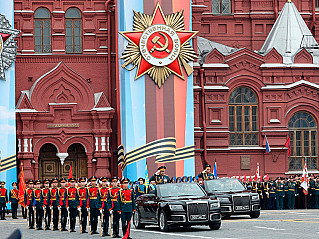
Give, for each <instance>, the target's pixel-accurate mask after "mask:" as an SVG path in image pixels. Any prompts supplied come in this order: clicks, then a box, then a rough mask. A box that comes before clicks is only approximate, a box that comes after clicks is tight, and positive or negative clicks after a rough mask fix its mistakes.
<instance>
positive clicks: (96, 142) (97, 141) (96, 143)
mask: <svg viewBox="0 0 319 239" xmlns="http://www.w3.org/2000/svg"><path fill="white" fill-rule="evenodd" d="M95 151H99V137H95Z"/></svg>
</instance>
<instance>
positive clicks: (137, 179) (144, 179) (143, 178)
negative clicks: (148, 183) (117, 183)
mask: <svg viewBox="0 0 319 239" xmlns="http://www.w3.org/2000/svg"><path fill="white" fill-rule="evenodd" d="M140 180H143V182H145V179H144V178H139V179H137V181H140Z"/></svg>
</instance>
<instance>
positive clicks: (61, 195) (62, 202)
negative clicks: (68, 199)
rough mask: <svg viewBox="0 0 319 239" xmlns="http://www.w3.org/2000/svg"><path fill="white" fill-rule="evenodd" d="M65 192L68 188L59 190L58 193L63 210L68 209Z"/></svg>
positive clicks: (59, 203)
mask: <svg viewBox="0 0 319 239" xmlns="http://www.w3.org/2000/svg"><path fill="white" fill-rule="evenodd" d="M65 191H66V188H59V189H58V192H57V200H58V205H60V206H61V207H63V208H66V205H65Z"/></svg>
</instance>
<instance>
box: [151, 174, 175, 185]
mask: <svg viewBox="0 0 319 239" xmlns="http://www.w3.org/2000/svg"><path fill="white" fill-rule="evenodd" d="M152 180H155V183H156V184H164V183H168V182H169V180H170V179H169V177H168V176H167V175H163V176H162V175H156V174H154V175H153V176H152V177H151V178H150V181H152Z"/></svg>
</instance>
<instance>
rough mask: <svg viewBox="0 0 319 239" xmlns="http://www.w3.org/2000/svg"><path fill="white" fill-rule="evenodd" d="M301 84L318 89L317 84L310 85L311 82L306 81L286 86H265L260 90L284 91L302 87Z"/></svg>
mask: <svg viewBox="0 0 319 239" xmlns="http://www.w3.org/2000/svg"><path fill="white" fill-rule="evenodd" d="M302 84H305V85H308V86H311V87H315V88H317V89H319V85H318V84H315V83H312V82H309V81H306V80H300V81H297V82H294V83H291V84H288V85H267V86H263V87H261V89H262V90H285V89H290V88H292V87H295V86H298V85H302Z"/></svg>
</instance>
